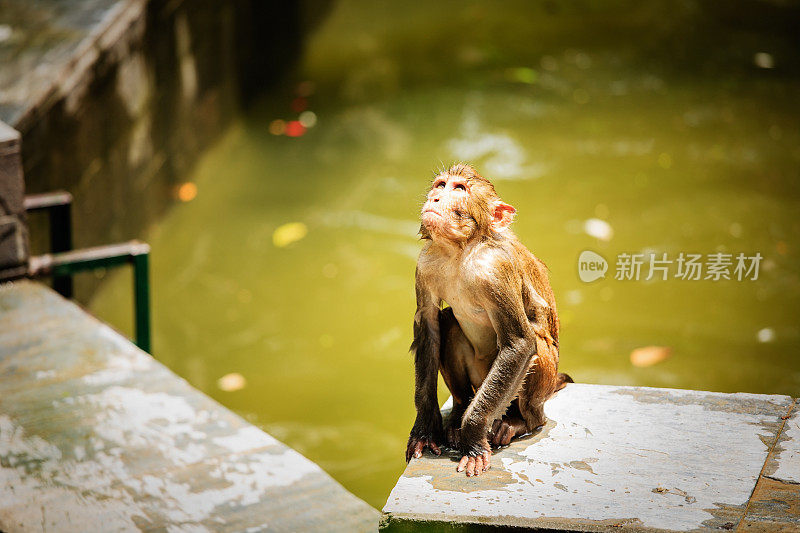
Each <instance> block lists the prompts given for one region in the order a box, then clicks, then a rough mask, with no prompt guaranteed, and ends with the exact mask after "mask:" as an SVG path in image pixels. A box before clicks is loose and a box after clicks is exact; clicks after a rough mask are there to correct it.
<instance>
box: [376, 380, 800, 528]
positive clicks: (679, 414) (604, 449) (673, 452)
mask: <svg viewBox="0 0 800 533" xmlns="http://www.w3.org/2000/svg"><path fill="white" fill-rule="evenodd" d="M639 390H641V389H639ZM643 390H644V391H651V392H652V391H654V390H655V391H656V393H657V394H658V395H663V397H664V399H663V400H662V401H653V402H649V401H640V400H638V399H636V397H635V394H636V391H637V389H625V388H619V387H608V386H600V385H581V384H572V385H569V386H568V387H567V388H566V389H565V390H563V391H561V392H560V393H559V394H558V395H557V396H556V397H555V398H554V399H552V400H550V401H549V402H548V403H547V404H546V406H545V409H546V412H547V415H548V417H549V418H550V419H551V420H552V421H554V422H555V427H553V428H552V429H551V430H550V431H549V434H547V435H546V436H545V437H544V438H542V439H541V440H540V441H538V442H535V443H533V444H526V443H525V441H519V442H517V443H515V444H514V445H512V447H511V449H510V451H514V452H516V454H513V453H511V454H508V453H506V454H505V455H506V457H503V459H502V466H501V465H500V464H499V463H500V462H501V461H500V460H499V459H498V458H497V457H495V458H494V459H493V467H494V468H502V469H503V470H506V471H508V472H510V473H511V475H512V478H513V482H511V483H509V484H506V485H501V486H499V487H498V486H497V485H494V487H493V488H492V489H487V490H478V491H473V492H461V491H455V490H444V489H439V488H435V486H434V484H432V482H431V481H432V478H431V476H420V477H406V476H404V477H402V478H400V480H399V482H398V483H397V485H396V486H395V488H394V490H393V491H392V493H391V495H390V496H389V500H388V503H387V505H386V507H385V508H384V511H385V512H390V513H394V514H410V515H414V516H417V517H419V516H423V517H425V516H428V517H431V519H436V518H440V519H443V518H444V517H446V516H453V515H461V516H474V517H484V518H491V517H498V516H504V515H505V516H512V517H515V518H517V519H537V518H551V519H558V520H570V519H585V520H607V519H608V520H618V519H626V518H636V519H639V520H641V523H642V526H644V527H652V528H664V529H670V530H691V529H694V528H700V527H701V526H702V523H703V522H704V521H705V520H708V519H711V518H713V515H712V514H711V512H709V511H708V509H715V508H717V507H718V504H727V505H744V504H745V503H746V502H747V500H748V498H749V497H750V493H751V491H752V489H753V487H754V486H755V483H756V480H757V478H758V475H759V472H760V470H761V467H762V465H763V463H764V460H765V458H766V455H767V451H768V450H767V447H766V446H765V445H764V443H763V442H762V441H761V440H760V439H759V436H758V435H759V433H766V432H764V431H760V429H759V427H760V425H761V424H763V423H764V422H771V423H774V422H775V420H774V416H767V415H763V416H762V415H757V414H747V413H736V412H725V411H713V410H709V409H706V408H705V407H704V406H703V405H701V402H702V401H704V400H710V401H712V402H713V401H715V398H716V397H727V398H728V399H727V401H731V402H735V400H736V399H737V397H738V398H739V399H741V400H748V399H754V398H756V399H759V400H760V401H768V402H773V403H775V404H776V405H780V403H781V402H784V403H785V402H786V401H787V400H788V398H787V397H783V396H759V395H748V394H741V395H719V394H714V393H701V392H694V391H673V390H666V389H643ZM626 391H630V393H631V394H626V393H625V392H626ZM620 392H622V394H620ZM795 423H796V421H795ZM795 442H797V441H795ZM501 456H502V453H501ZM520 458H522V460H520ZM787 459H789V456H788V455H787ZM796 463H797V461H795V464H796ZM782 464H783V461H782ZM790 475H794V474H790ZM482 479H486V478H475V479H474V480H469V481H468V483H474V484H475V485H480V483H481V480H482ZM659 488H660V489H666V490H659V491H657V492H654V489H659Z"/></svg>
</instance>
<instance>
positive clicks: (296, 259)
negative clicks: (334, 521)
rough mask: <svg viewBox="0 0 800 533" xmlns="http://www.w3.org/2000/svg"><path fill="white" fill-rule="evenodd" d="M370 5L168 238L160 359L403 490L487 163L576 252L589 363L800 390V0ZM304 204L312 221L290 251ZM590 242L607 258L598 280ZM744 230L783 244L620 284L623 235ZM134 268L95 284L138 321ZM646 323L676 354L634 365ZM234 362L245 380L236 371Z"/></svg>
mask: <svg viewBox="0 0 800 533" xmlns="http://www.w3.org/2000/svg"><path fill="white" fill-rule="evenodd" d="M364 4H366V3H362V4H360V5H355V3H354V2H340V3H336V4H335V5H334V8H333V9H332V11H331V13H330V14H329V15H328V16H327V17H326V18H325V19H324V22H323V23H322V25H321V26H320V27H319V28H318V29H317V31H316V32H315V33H313V34H312V35H311V36H310V37H309V39H308V41H307V43H306V47H305V52H304V55H303V58H302V62H301V64H300V65H299V67H298V70H297V72H296V73H295V74H294V75H293V77H292V79H293V80H294V81H295V82H299V81H301V80H311V81H313V82H314V83H315V87H316V91H315V92H314V94H313V95H311V96H310V97H309V99H308V100H309V105H310V109H312V110H313V111H314V113H316V115H317V117H318V123H317V125H316V126H315V127H314V128H312V129H310V130H309V131H308V133H307V134H305V135H304V136H302V137H297V138H289V137H286V136H275V135H272V134H270V132H269V124H270V122H271V121H272V120H273V119H278V118H280V119H287V120H290V119H294V118H296V117H297V114H296V113H294V112H292V111H291V110H290V106H289V104H290V101H291V98H292V87H293V86H294V83H291V84H287V86H286V87H285V88H283V89H278V90H276V91H275V93H273V94H270V95H267V96H265V98H264V99H263V101H262V102H260V103H259V104H258V105H256V107H255V108H254V109H253V110H252V111H251V112H249V113H248V115H247V117H246V118H243V119H242V120H240V121H239V122H238V123H236V124H235V125H234V126H233V127H231V128H230V130H229V131H227V132H226V133H225V134H224V135H223V136H222V139H221V141H220V142H219V144H218V145H217V146H216V147H214V148H213V149H211V150H210V151H209V152H208V153H207V154H206V156H205V157H204V158H203V159H202V161H201V162H200V163H199V165H198V166H197V168H196V171H195V172H194V174H193V175H191V176H187V177H186V179H187V181H191V182H193V183H195V184H196V185H197V187H198V195H197V197H196V198H195V199H194V200H193V201H191V202H188V203H182V204H179V205H176V207H175V208H174V209H173V210H172V211H171V212H170V213H169V214H168V216H166V217H165V218H164V219H163V221H161V222H160V223H159V224H158V225H157V226H156V227H153V228H152V229H151V231H150V232H149V233H147V234H146V235H143V236H142V237H143V238H145V239H146V240H147V241H148V242H150V244H151V245H152V247H153V254H152V290H153V322H154V324H153V329H154V339H153V346H154V353H155V355H156V357H157V358H158V359H159V360H161V361H163V362H164V363H165V364H167V365H168V366H169V367H170V368H172V369H173V370H175V371H176V372H177V373H178V374H180V375H182V376H184V377H186V378H187V379H188V380H189V381H190V382H191V383H192V384H193V385H194V386H195V387H197V388H199V389H200V390H202V391H204V392H206V393H208V394H209V395H211V396H212V397H214V398H215V399H217V400H219V401H220V402H221V403H223V404H224V405H226V406H228V407H230V408H231V409H233V410H235V411H236V412H238V413H240V414H242V415H243V416H245V417H246V418H247V419H248V420H250V421H252V422H253V423H255V424H258V425H259V426H261V427H263V428H264V429H266V430H267V431H268V432H270V433H271V434H273V435H274V436H276V437H277V438H279V439H281V440H283V441H284V442H286V443H287V444H289V445H290V446H292V447H294V448H295V449H297V450H299V451H300V452H302V453H303V454H305V455H306V456H307V457H309V458H311V459H312V460H314V461H316V462H317V463H318V464H320V465H321V466H322V467H323V468H324V469H325V470H326V471H328V472H329V473H330V474H332V475H333V476H334V477H335V478H336V479H337V480H339V481H340V482H341V483H343V484H344V485H345V486H346V487H347V488H348V489H349V490H351V491H352V492H354V493H355V494H357V495H358V496H360V497H362V498H364V499H365V500H366V501H368V502H369V503H371V504H372V505H374V506H376V507H381V506H382V505H383V504H384V503H385V500H386V497H387V495H388V493H389V491H390V489H391V487H392V486H393V484H394V481H395V480H396V478H397V476H398V475H399V474H400V472H401V471H402V469H403V467H404V461H403V452H404V445H405V440H406V437H407V434H408V430H409V429H410V426H411V423H412V421H413V417H414V411H413V401H412V381H413V377H412V358H411V356H410V355H409V354H408V351H407V348H408V345H409V344H410V341H411V321H412V315H413V312H414V291H413V273H414V262H415V256H416V254H417V253H418V251H419V248H420V243H419V241H418V240H417V238H416V236H415V234H416V230H417V228H418V221H417V220H418V219H417V216H418V211H419V208H420V205H421V202H422V199H423V195H424V193H425V189H426V186H427V185H428V182H429V179H430V178H431V176H432V171H433V169H434V168H435V167H438V166H439V165H440V164H441V163H442V162H444V163H449V162H452V161H454V160H459V159H464V160H468V161H471V162H473V163H474V164H475V165H476V166H477V167H478V169H479V170H481V171H483V173H484V174H485V175H487V176H488V177H490V178H493V179H494V180H495V183H496V186H497V189H498V191H499V193H500V194H501V196H502V197H503V198H504V200H506V201H507V202H509V203H511V204H512V205H514V206H515V207H516V208H517V210H518V217H517V221H516V223H515V228H516V232H517V233H518V235H519V236H520V238H521V239H522V241H523V242H524V243H525V244H527V245H528V246H529V247H530V248H531V249H532V250H533V251H534V252H535V253H536V254H537V255H538V256H539V257H541V258H542V259H543V260H544V261H545V262H546V263H547V264H548V265H549V267H550V269H551V278H552V284H553V287H554V290H555V294H556V298H557V300H558V302H559V309H560V314H561V318H562V334H561V347H562V351H561V354H562V355H561V362H562V369H563V370H565V371H567V372H569V373H570V374H571V375H572V376H573V377H574V378H575V379H576V380H577V381H581V382H588V383H607V384H626V385H647V386H657V387H683V388H692V389H706V390H715V391H730V392H734V391H750V392H761V393H784V394H794V395H795V396H796V395H798V394H799V393H800V357H799V356H798V348H800V329H799V328H798V309H800V305H798V304H800V266H798V261H799V260H800V253H798V235H799V234H800V220H799V219H798V215H799V214H800V170H799V169H800V129H799V128H798V118H800V113H798V112H799V111H800V99H798V95H799V94H800V90H799V89H800V82H799V81H798V80H800V74H799V72H800V69H799V68H798V59H799V58H800V48H798V47H797V46H796V44H797V43H796V37H794V36H793V35H792V33H791V27H792V24H796V22H797V20H798V19H797V12H796V10H792V9H790V8H781V7H776V6H772V5H771V4H766V3H743V4H740V5H739V7H737V8H736V11H732V12H727V11H726V12H721V11H714V10H711V8H710V7H709V6H711V5H712V4H704V3H700V4H696V3H691V2H684V3H680V4H678V3H674V2H666V3H655V4H653V3H648V4H646V5H644V6H642V5H640V3H636V2H630V3H625V2H617V3H605V2H603V3H597V4H596V3H594V2H585V3H580V4H578V3H571V4H570V5H571V6H572V7H571V8H570V9H566V10H562V9H561V8H559V4H558V3H555V2H553V3H542V4H539V3H536V4H533V3H528V2H526V3H520V4H512V3H506V4H504V7H502V8H499V7H493V6H497V5H498V4H495V3H491V4H490V3H488V2H487V3H467V4H463V3H448V2H445V3H437V4H436V6H425V7H421V6H420V7H412V6H408V5H406V3H400V2H397V3H379V4H372V5H371V7H370V6H367V5H364ZM599 5H602V6H604V7H602V8H600V7H597V6H599ZM576 6H580V8H578V7H576ZM716 9H717V10H719V9H722V8H716ZM759 53H765V54H768V55H766V56H765V55H761V56H757V55H756V54H759ZM770 62H771V63H772V67H773V68H763V67H765V66H770ZM756 63H759V64H760V65H761V66H758V64H756ZM592 218H597V219H600V220H602V221H605V222H607V223H608V224H609V225H610V228H611V229H612V230H613V235H612V236H610V239H609V238H608V237H609V235H606V236H605V237H606V238H607V240H602V239H598V238H596V237H593V236H590V235H588V234H587V233H586V232H585V231H584V224H585V221H586V220H588V219H592ZM294 222H299V223H302V224H304V225H305V227H306V228H307V230H308V232H307V235H306V236H305V237H304V238H301V239H300V240H297V241H296V242H294V243H292V244H290V245H289V246H286V247H276V246H275V245H274V243H273V233H274V232H275V230H276V229H277V228H278V227H280V226H281V225H283V224H287V223H294ZM601 229H602V228H601ZM298 236H299V235H298ZM585 249H590V250H594V251H595V252H598V253H600V254H601V255H603V256H604V257H606V258H607V259H609V261H610V262H611V265H610V270H609V272H608V273H607V276H606V278H605V279H603V280H599V281H595V282H594V283H591V284H586V283H583V282H581V281H580V280H579V278H578V274H577V258H578V255H579V254H580V253H581V251H583V250H585ZM720 251H722V252H728V253H734V254H736V253H738V252H745V253H747V254H753V253H755V252H760V253H761V254H762V256H763V257H764V259H763V261H762V263H761V271H760V275H759V279H758V280H756V281H735V280H731V281H718V282H713V281H684V280H675V279H673V280H670V281H660V280H658V281H650V282H646V281H617V280H615V279H614V261H615V257H616V255H617V254H618V253H621V252H656V253H658V254H661V253H663V252H667V253H668V254H669V256H670V257H672V258H675V257H677V255H678V254H679V253H680V252H687V253H689V252H693V253H702V254H711V253H715V252H720ZM129 283H130V278H129V275H128V274H127V273H116V274H115V275H113V276H109V280H108V282H107V283H106V284H104V286H103V287H102V289H101V290H100V292H99V293H98V294H97V296H96V298H95V300H94V301H93V303H92V306H91V309H92V311H93V312H95V313H96V314H98V315H99V316H100V317H102V318H104V319H106V320H108V321H109V322H111V323H112V324H114V325H115V326H117V327H118V328H119V329H120V330H122V331H124V332H127V333H129V332H130V329H131V326H130V324H131V313H130V310H129V306H130V286H129ZM759 332H761V333H760V334H759ZM759 335H760V339H759ZM647 345H660V346H668V347H671V348H672V350H673V351H672V356H671V357H670V358H669V359H667V360H665V361H663V362H660V363H658V364H656V365H654V366H651V367H647V368H639V367H635V366H633V365H632V364H631V362H630V358H629V355H630V352H631V351H632V350H633V349H635V348H637V347H641V346H647ZM232 372H238V373H240V374H242V375H243V376H244V377H245V379H246V385H245V386H244V388H242V389H241V390H238V391H234V392H225V391H222V390H220V389H219V388H218V386H217V380H218V379H219V378H220V377H221V376H223V375H225V374H228V373H232ZM441 392H442V397H444V396H446V394H445V393H444V391H441Z"/></svg>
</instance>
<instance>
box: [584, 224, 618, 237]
mask: <svg viewBox="0 0 800 533" xmlns="http://www.w3.org/2000/svg"><path fill="white" fill-rule="evenodd" d="M583 231H584V232H585V233H586V234H587V235H590V236H592V237H595V238H597V239H600V240H601V241H610V240H611V237H613V236H614V229H613V228H612V227H611V224H609V223H608V222H606V221H605V220H601V219H599V218H590V219H588V220H586V222H584V223H583Z"/></svg>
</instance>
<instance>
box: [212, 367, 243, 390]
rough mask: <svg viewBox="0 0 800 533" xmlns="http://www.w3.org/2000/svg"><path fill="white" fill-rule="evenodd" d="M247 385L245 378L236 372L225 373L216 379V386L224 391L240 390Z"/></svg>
mask: <svg viewBox="0 0 800 533" xmlns="http://www.w3.org/2000/svg"><path fill="white" fill-rule="evenodd" d="M245 385H247V380H246V379H244V376H243V375H241V374H239V373H238V372H231V373H230V374H225V375H224V376H222V377H221V378H219V379H218V380H217V387H219V389H220V390H223V391H225V392H233V391H237V390H241V389H243V388H244V387H245Z"/></svg>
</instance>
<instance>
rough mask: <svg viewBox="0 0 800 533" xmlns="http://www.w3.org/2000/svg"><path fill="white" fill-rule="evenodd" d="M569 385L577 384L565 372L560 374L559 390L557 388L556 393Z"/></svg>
mask: <svg viewBox="0 0 800 533" xmlns="http://www.w3.org/2000/svg"><path fill="white" fill-rule="evenodd" d="M567 383H575V381H573V379H572V378H571V377H570V375H569V374H565V373H563V372H559V373H558V388H556V392H558V391H560V390H561V389H563V388H564V387H566V386H567Z"/></svg>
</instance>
